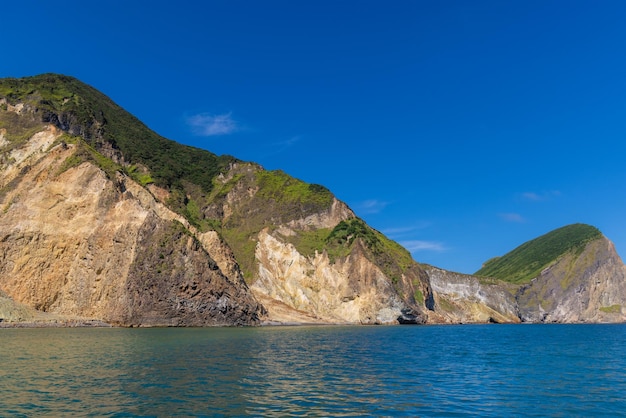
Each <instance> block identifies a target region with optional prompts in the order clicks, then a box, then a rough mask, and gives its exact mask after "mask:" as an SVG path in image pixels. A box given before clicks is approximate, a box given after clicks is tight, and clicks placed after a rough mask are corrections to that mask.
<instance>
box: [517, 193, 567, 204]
mask: <svg viewBox="0 0 626 418" xmlns="http://www.w3.org/2000/svg"><path fill="white" fill-rule="evenodd" d="M559 196H561V192H560V191H558V190H550V191H548V192H541V193H535V192H524V193H522V194H521V197H522V199H523V200H530V201H531V202H542V201H545V200H549V199H552V198H554V197H559Z"/></svg>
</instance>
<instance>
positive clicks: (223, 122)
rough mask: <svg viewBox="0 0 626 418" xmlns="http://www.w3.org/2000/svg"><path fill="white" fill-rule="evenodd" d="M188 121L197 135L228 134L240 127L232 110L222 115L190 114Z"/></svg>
mask: <svg viewBox="0 0 626 418" xmlns="http://www.w3.org/2000/svg"><path fill="white" fill-rule="evenodd" d="M186 121H187V125H189V126H190V127H191V131H192V132H193V134H194V135H197V136H216V135H228V134H231V133H233V132H235V131H237V130H238V129H239V127H238V126H237V122H235V120H233V118H232V114H231V113H230V112H229V113H224V114H222V115H212V114H209V113H199V114H197V115H192V116H188V117H187V118H186Z"/></svg>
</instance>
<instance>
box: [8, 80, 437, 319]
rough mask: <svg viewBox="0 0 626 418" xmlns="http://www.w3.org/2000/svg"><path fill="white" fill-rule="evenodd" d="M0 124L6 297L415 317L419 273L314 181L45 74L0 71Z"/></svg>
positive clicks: (94, 307)
mask: <svg viewBox="0 0 626 418" xmlns="http://www.w3.org/2000/svg"><path fill="white" fill-rule="evenodd" d="M0 129H2V131H1V134H0V135H1V136H0V147H1V148H0V151H1V153H0V171H1V175H2V179H1V180H0V181H1V182H2V183H1V184H0V205H1V206H0V207H1V208H2V211H1V212H0V257H1V259H0V260H1V262H0V289H2V290H4V291H5V292H6V293H7V295H8V296H10V297H11V298H13V299H14V300H15V301H16V302H17V303H23V304H25V305H28V306H31V307H33V308H36V309H38V310H39V311H45V312H52V313H55V314H59V315H70V316H72V315H73V316H76V317H79V316H80V317H88V318H98V319H103V320H106V321H108V322H112V323H115V324H121V325H213V324H256V323H259V320H263V321H268V322H276V321H283V320H285V321H287V322H290V320H289V319H290V318H291V319H293V318H296V320H297V321H299V322H315V321H322V322H341V323H344V322H349V323H397V322H398V321H400V322H416V323H419V322H424V321H426V320H427V310H428V307H427V305H429V303H431V302H432V292H431V291H430V287H429V283H428V278H427V276H426V275H425V273H424V272H423V270H421V268H420V267H419V266H418V265H417V263H415V262H414V261H413V260H412V259H411V257H410V255H408V253H407V252H406V250H404V249H402V248H401V247H399V246H398V245H397V244H395V243H393V242H391V241H389V240H388V239H386V238H385V237H384V236H382V235H381V234H379V233H378V232H376V231H374V230H372V229H371V228H369V227H368V226H367V225H365V224H364V223H363V222H362V221H360V220H359V219H358V218H356V217H355V215H354V213H352V211H351V210H350V209H349V208H348V207H347V206H346V205H345V204H343V203H341V202H340V201H338V200H337V199H335V197H334V196H333V195H332V194H331V193H330V192H329V191H328V190H327V189H326V188H324V187H323V186H319V185H313V184H307V183H304V182H302V181H299V180H297V179H294V178H292V177H290V176H288V175H286V174H285V173H282V172H280V171H266V170H264V169H263V168H262V167H260V166H258V165H256V164H253V163H245V162H241V161H238V160H236V159H235V158H233V157H228V156H226V157H217V156H215V155H214V154H211V153H210V152H208V151H204V150H199V149H196V148H192V147H186V146H183V145H180V144H177V143H175V142H173V141H170V140H167V139H165V138H162V137H160V136H159V135H157V134H155V133H154V132H152V131H150V130H149V129H148V128H147V127H145V126H144V125H143V124H141V123H140V122H139V121H138V120H136V119H135V118H134V117H132V116H131V115H129V114H128V113H126V112H125V111H124V110H123V109H121V108H120V107H119V106H117V105H115V104H114V103H113V102H112V101H111V100H110V99H109V98H107V97H106V96H104V95H102V94H101V93H100V92H98V91H96V90H95V89H93V88H91V87H89V86H87V85H85V84H83V83H81V82H80V81H78V80H76V79H74V78H71V77H66V76H59V75H55V74H46V75H42V76H35V77H27V78H24V79H4V80H0ZM296 266H297V267H298V268H296ZM250 288H251V289H252V290H253V291H254V293H255V294H256V295H257V297H258V298H259V299H261V300H263V303H264V304H266V305H267V307H268V309H265V308H264V307H263V306H261V305H260V304H259V303H258V302H257V298H255V297H254V295H253V294H252V293H251V291H250Z"/></svg>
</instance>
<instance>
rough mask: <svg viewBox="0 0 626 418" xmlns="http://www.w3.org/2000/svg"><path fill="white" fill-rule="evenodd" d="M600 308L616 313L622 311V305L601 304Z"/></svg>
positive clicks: (603, 310) (606, 311) (605, 311)
mask: <svg viewBox="0 0 626 418" xmlns="http://www.w3.org/2000/svg"><path fill="white" fill-rule="evenodd" d="M600 310H601V311H602V312H604V313H615V314H618V313H621V312H622V305H611V306H603V307H601V308H600Z"/></svg>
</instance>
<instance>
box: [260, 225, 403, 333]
mask: <svg viewBox="0 0 626 418" xmlns="http://www.w3.org/2000/svg"><path fill="white" fill-rule="evenodd" d="M256 258H257V260H258V265H259V272H258V279H257V280H256V281H255V282H254V284H253V285H252V290H253V291H254V292H256V293H260V294H263V295H265V296H266V297H270V298H272V299H275V300H277V301H280V302H282V303H284V304H285V305H287V306H290V307H291V308H293V309H295V310H299V311H304V312H307V313H309V314H311V315H312V316H314V317H315V318H318V319H320V320H322V321H324V322H333V323H364V324H374V323H382V324H387V323H397V318H398V317H399V316H400V315H401V310H402V309H403V308H404V307H405V306H404V304H403V303H402V301H401V300H400V299H399V298H398V296H397V295H396V293H395V292H394V290H393V288H391V286H390V285H389V282H388V280H387V278H386V277H385V276H384V274H383V273H382V272H381V271H380V269H378V268H377V267H376V266H375V265H373V264H372V263H370V262H369V261H368V260H367V259H366V258H364V257H358V256H353V255H350V256H348V257H347V259H346V260H345V261H338V262H336V263H334V264H331V263H330V261H329V259H328V256H327V255H326V254H316V255H315V257H312V258H307V257H304V256H302V255H301V254H300V253H298V252H297V251H296V249H295V248H294V247H293V245H291V244H289V243H284V242H282V241H281V240H280V239H278V238H276V237H275V236H273V235H271V234H270V233H268V231H262V232H261V233H260V234H259V240H258V243H257V248H256ZM270 317H271V312H270Z"/></svg>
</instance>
